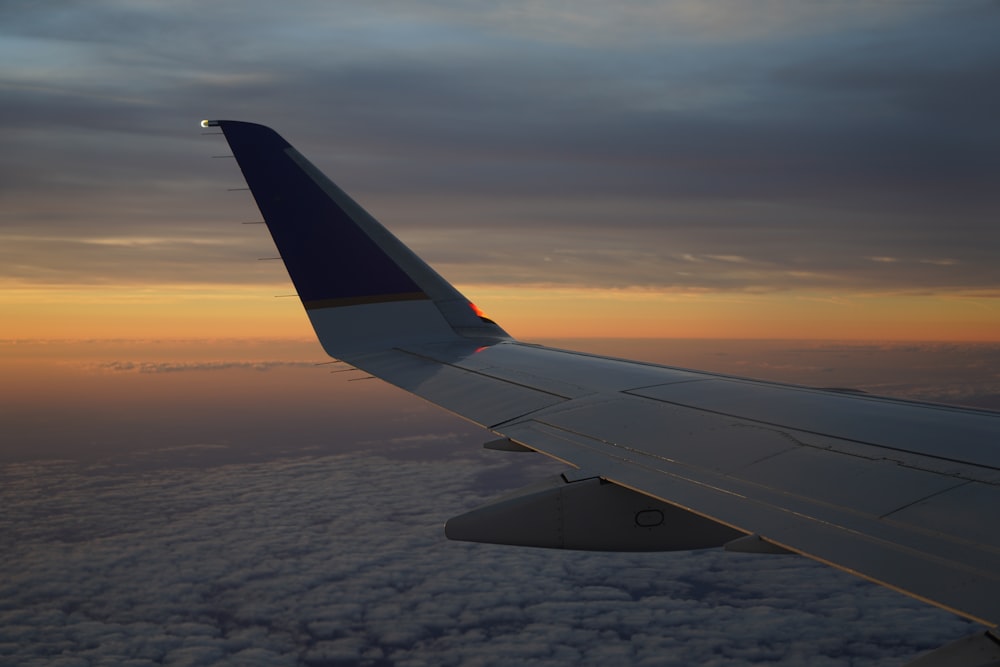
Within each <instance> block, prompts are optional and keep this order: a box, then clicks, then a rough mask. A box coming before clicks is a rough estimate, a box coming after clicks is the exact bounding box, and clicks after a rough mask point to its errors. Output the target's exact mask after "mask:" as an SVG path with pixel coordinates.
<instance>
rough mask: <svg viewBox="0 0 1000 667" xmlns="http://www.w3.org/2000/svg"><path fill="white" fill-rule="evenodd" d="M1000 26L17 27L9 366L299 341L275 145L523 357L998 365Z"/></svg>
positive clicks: (282, 16) (402, 18) (692, 13)
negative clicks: (577, 353) (24, 357)
mask: <svg viewBox="0 0 1000 667" xmlns="http://www.w3.org/2000/svg"><path fill="white" fill-rule="evenodd" d="M997 34H1000V8H998V5H997V4H996V3H995V2H987V1H985V0H983V1H977V0H970V1H969V2H961V3H935V2H932V3H915V2H874V3H872V2H868V3H853V2H836V3H812V2H810V3H802V2H790V1H789V2H785V1H780V0H774V1H763V0H762V1H760V2H756V1H751V2H746V1H743V0H740V1H736V0H731V1H720V2H712V3H703V2H664V3H647V2H624V3H616V4H615V5H614V7H613V8H612V7H611V6H610V5H607V4H606V3H597V2H593V3H591V2H579V3H563V2H523V3H516V2H515V3H502V4H499V5H498V4H496V3H478V2H463V3H454V2H449V1H444V0H442V1H439V2H417V3H414V2H380V3H354V2H344V3H339V2H338V3H328V2H295V3H286V4H275V3H264V2H239V3H236V2H212V3H203V2H197V3H196V2H171V3H146V2H137V1H128V0H117V1H112V0H99V1H95V2H88V3H83V4H81V3H69V2H66V3H61V2H56V3H32V2H11V3H4V4H3V6H2V7H0V56H2V62H3V63H4V65H3V66H2V68H0V91H2V104H0V128H2V135H0V136H2V137H3V148H4V149H3V151H0V170H2V171H0V173H2V177H0V201H2V207H0V313H2V321H3V331H2V332H0V337H2V338H5V339H8V340H11V339H21V340H32V339H45V340H52V339H79V338H85V339H89V338H109V337H110V338H135V339H140V338H149V337H169V338H193V337H198V338H201V337H228V338H243V337H272V338H288V337H293V338H305V337H308V336H309V335H310V332H309V330H308V325H307V321H306V318H305V317H304V315H303V313H302V312H301V308H300V307H299V306H298V304H297V303H296V302H295V299H291V298H275V297H276V296H280V295H287V294H289V292H290V284H289V282H288V281H287V279H286V277H285V274H284V271H283V268H282V266H281V264H280V262H273V261H258V258H263V257H271V256H273V255H274V250H273V247H272V246H271V244H270V240H269V239H268V238H267V235H266V232H265V231H264V229H263V228H262V227H261V226H255V225H241V224H239V223H241V222H249V221H252V220H255V219H257V218H258V214H257V213H256V210H255V207H254V205H253V203H252V200H251V198H250V196H249V194H248V193H247V192H244V191H229V189H231V188H240V187H243V183H242V181H241V178H240V175H239V172H238V169H237V168H236V166H235V164H234V163H233V161H232V160H227V159H211V157H212V156H215V155H224V154H227V153H228V149H227V147H226V146H225V143H224V141H223V139H222V137H219V136H202V132H203V130H202V129H201V128H200V127H199V126H198V122H199V121H200V120H201V119H202V118H235V119H241V120H250V121H255V122H260V123H264V124H268V125H271V126H272V127H274V128H276V129H277V130H278V131H279V132H280V133H282V134H283V135H284V136H285V137H286V138H287V139H288V140H289V141H290V142H291V143H292V144H293V145H295V146H296V147H297V148H299V150H300V151H302V152H303V153H304V154H305V155H306V156H307V157H309V158H310V159H311V160H312V161H313V162H315V163H316V164H318V165H319V166H320V167H321V168H322V169H324V170H325V171H326V172H327V174H328V175H329V176H330V177H331V178H332V179H333V180H335V181H336V182H338V183H339V184H340V185H341V186H342V187H343V188H344V189H345V190H347V191H348V192H350V193H351V194H352V195H353V196H354V197H355V198H356V199H357V200H358V201H359V202H361V203H362V205H364V206H365V207H366V208H368V209H369V211H370V212H372V213H373V214H374V215H375V216H376V217H378V218H379V219H381V220H382V221H383V222H384V223H385V224H386V225H387V226H388V227H389V228H390V229H392V230H393V231H395V232H396V233H398V235H399V236H400V237H402V238H403V239H404V241H406V242H407V243H409V244H411V245H412V246H413V247H414V248H415V249H416V250H417V251H418V253H419V254H422V255H423V256H424V257H425V258H427V259H428V261H429V262H430V263H431V264H432V265H434V266H435V267H436V268H437V269H438V270H439V271H440V272H441V273H442V274H443V275H445V276H446V277H447V278H449V279H451V280H452V281H453V282H455V283H456V284H457V285H459V287H460V288H461V289H462V290H463V291H464V292H465V293H466V294H467V296H469V297H470V298H471V299H473V300H474V301H476V302H477V303H478V304H479V305H480V306H481V307H482V308H483V309H484V310H485V311H486V312H487V313H489V314H490V315H491V316H492V317H493V318H494V319H496V320H498V321H499V322H500V323H501V324H502V325H504V327H505V328H507V329H508V330H509V331H511V332H512V333H513V334H514V335H516V336H518V337H522V338H526V339H536V338H544V337H553V336H559V337H572V336H618V337H623V336H624V337H628V336H641V337H681V338H685V337H687V338H690V337H702V338H718V337H723V338H786V339H801V338H813V339H817V338H824V339H855V340H865V339H879V340H964V341H997V340H1000V261H997V248H998V247H1000V231H998V230H1000V225H998V224H997V213H998V211H1000V187H998V186H997V183H1000V129H998V127H1000V126H998V125H997V118H998V117H1000V88H998V87H997V86H996V85H995V83H996V80H997V74H998V72H1000V42H998V40H997V39H996V35H997Z"/></svg>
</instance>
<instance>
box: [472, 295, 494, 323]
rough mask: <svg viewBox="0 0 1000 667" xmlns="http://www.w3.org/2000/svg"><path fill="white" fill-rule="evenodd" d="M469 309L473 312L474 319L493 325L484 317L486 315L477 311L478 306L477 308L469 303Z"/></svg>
mask: <svg viewBox="0 0 1000 667" xmlns="http://www.w3.org/2000/svg"><path fill="white" fill-rule="evenodd" d="M469 308H471V309H472V312H474V313H475V314H476V317H478V318H479V319H481V320H482V321H483V322H489V323H490V324H494V322H493V320H491V319H490V318H488V317H486V313H484V312H483V311H481V310H479V306H477V305H476V304H474V303H472V302H471V301H470V302H469Z"/></svg>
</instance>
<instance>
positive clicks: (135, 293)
mask: <svg viewBox="0 0 1000 667" xmlns="http://www.w3.org/2000/svg"><path fill="white" fill-rule="evenodd" d="M462 291H463V292H464V293H465V294H467V295H474V296H475V300H476V302H477V303H479V304H486V307H485V310H487V311H488V312H489V313H490V315H491V319H493V320H494V321H496V322H498V323H499V324H500V325H501V326H503V327H504V328H505V329H506V330H507V331H508V332H510V333H511V334H512V335H513V336H515V337H517V338H521V339H525V340H531V339H537V338H580V337H591V338H704V339H799V340H832V339H837V340H885V341H962V342H1000V299H998V298H997V297H996V295H994V294H981V295H980V294H968V295H949V294H939V295H934V294H930V295H894V294H864V293H860V294H846V293H845V294H837V293H822V292H808V291H784V292H770V293H763V294H744V293H738V292H702V293H696V292H690V291H675V292H666V291H645V290H608V289H587V288H549V287H497V286H495V285H466V286H462ZM288 292H289V289H288V287H287V286H281V285H251V286H248V285H202V286H190V285H161V286H151V285H142V286H114V287H92V286H86V287H72V286H71V287H59V286H54V287H23V286H22V287H12V288H7V289H4V290H2V291H0V312H3V313H4V318H3V320H4V327H3V330H2V333H0V338H3V339H7V340H11V339H25V340H32V339H66V340H69V339H88V338H116V339H143V338H160V339H162V338H171V339H185V338H206V337H208V338H254V339H261V338H275V339H278V338H282V339H287V338H302V337H310V336H312V329H311V327H310V326H309V322H308V318H307V317H306V315H305V312H304V311H303V309H302V307H301V305H300V304H299V302H298V299H296V298H275V297H274V296H272V295H274V294H282V293H285V294H287V293H288Z"/></svg>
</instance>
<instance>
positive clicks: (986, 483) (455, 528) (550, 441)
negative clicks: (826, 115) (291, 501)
mask: <svg viewBox="0 0 1000 667" xmlns="http://www.w3.org/2000/svg"><path fill="white" fill-rule="evenodd" d="M204 124H205V125H206V126H212V127H219V128H220V129H221V130H222V132H223V133H224V134H225V136H226V139H227V140H228V142H229V144H230V146H231V148H232V150H233V154H234V156H235V158H236V160H237V162H238V163H239V166H240V168H241V169H242V171H243V174H244V176H245V178H246V181H247V184H248V185H249V187H250V190H251V192H252V193H253V196H254V198H255V199H256V202H257V205H258V206H259V208H260V210H261V213H262V214H263V216H264V220H265V222H266V223H267V226H268V229H269V230H270V233H271V235H272V237H273V239H274V241H275V244H276V245H277V247H278V250H279V252H280V254H281V257H282V259H283V260H284V262H285V266H286V267H287V269H288V272H289V275H290V276H291V278H292V281H293V283H294V284H295V287H296V290H297V293H298V295H299V296H300V297H301V299H302V303H303V306H304V307H305V309H306V311H307V313H308V315H309V318H310V321H311V322H312V324H313V327H314V328H315V330H316V334H317V336H318V337H319V340H320V342H321V343H322V345H323V347H324V349H325V350H326V351H327V353H328V354H330V355H331V356H332V357H335V358H337V359H341V360H343V361H346V362H347V363H349V364H352V365H354V366H356V367H357V368H360V369H363V370H365V371H367V372H369V373H371V374H372V375H374V376H376V377H378V378H381V379H383V380H385V381H387V382H390V383H392V384H394V385H396V386H399V387H401V388H403V389H405V390H407V391H409V392H412V393H414V394H416V395H418V396H421V397H423V398H425V399H427V400H428V401H430V402H432V403H435V404H436V405H439V406H441V407H442V408H445V409H447V410H450V411H452V412H454V413H456V414H458V415H460V416H462V417H464V418H466V419H469V420H471V421H473V422H475V423H477V424H479V425H481V426H483V427H484V428H487V429H489V430H490V431H492V432H493V433H494V434H496V436H497V438H498V440H497V441H495V442H492V443H488V446H492V447H495V448H504V449H526V450H534V451H539V452H542V453H544V454H547V455H549V456H551V457H554V458H556V459H558V460H560V461H564V462H565V463H567V464H569V466H571V467H572V468H573V470H571V471H570V472H567V473H566V474H564V475H562V476H561V477H560V478H558V479H555V480H548V481H545V482H543V483H541V484H538V485H533V486H532V487H529V488H527V489H524V490H522V491H521V492H517V493H514V494H510V495H508V496H506V497H504V498H501V499H498V500H497V501H496V502H495V503H492V504H490V505H488V506H486V507H483V508H480V509H477V510H475V511H473V512H470V513H468V514H466V515H463V516H460V517H456V518H455V519H452V520H451V521H450V522H449V523H448V525H447V526H446V532H447V534H448V536H449V537H452V538H455V539H468V540H474V541H483V542H496V543H503V544H522V545H534V546H548V547H562V548H577V549H604V550H671V549H692V548H703V547H713V546H727V548H730V549H733V550H753V551H763V552H777V553H788V552H791V553H797V554H801V555H804V556H807V557H809V558H813V559H815V560H818V561H821V562H823V563H827V564H829V565H831V566H833V567H837V568H839V569H842V570H846V571H848V572H852V573H854V574H856V575H859V576H861V577H864V578H866V579H870V580H872V581H875V582H877V583H879V584H882V585H884V586H888V587H890V588H893V589H896V590H899V591H902V592H904V593H907V594H909V595H911V596H914V597H916V598H919V599H922V600H925V601H927V602H929V603H931V604H934V605H937V606H939V607H943V608H945V609H949V610H951V611H953V612H955V613H957V614H960V615H962V616H964V617H966V618H970V619H973V620H975V621H978V622H980V623H982V624H984V625H986V626H988V627H990V628H995V627H996V626H997V624H998V623H1000V531H998V530H997V523H998V522H997V508H998V507H1000V414H998V413H995V412H989V411H983V410H973V409H963V408H955V407H946V406H941V405H933V404H925V403H917V402H911V401H902V400H894V399H886V398H878V397H874V396H869V395H865V394H860V393H850V392H842V391H831V390H822V389H812V388H807V387H800V386H793V385H783V384H775V383H768V382H759V381H754V380H749V379H743V378H736V377H730V376H725V375H719V374H714V373H704V372H696V371H692V370H687V369H680V368H671V367H665V366H659V365H653V364H647V363H639V362H634V361H627V360H621V359H609V358H604V357H598V356H594V355H589V354H581V353H577V352H570V351H565V350H557V349H551V348H546V347H541V346H537V345H529V344H525V343H522V342H519V341H516V340H514V339H512V338H511V337H510V336H508V335H507V334H506V333H505V332H504V331H503V330H502V329H501V328H500V327H499V326H497V325H496V324H495V323H493V322H491V321H490V320H488V319H486V318H485V317H483V316H482V314H481V313H480V312H479V311H478V309H476V308H475V306H473V305H472V304H471V303H470V302H469V301H468V300H467V299H466V298H465V297H463V296H462V295H461V294H460V293H459V292H458V291H457V290H456V289H455V288H454V287H452V286H451V285H450V284H449V283H448V282H447V281H445V280H444V279H443V278H441V276H439V275H438V274H437V273H435V272H434V271H433V270H432V269H431V268H430V267H428V266H427V265H426V264H425V263H424V262H423V261H422V260H420V259H419V258H418V257H417V256H416V255H415V254H413V253H412V252H411V251H410V250H409V249H408V248H406V247H405V246H404V245H403V244H402V243H400V242H399V241H398V240H397V239H396V238H395V237H394V236H392V235H391V234H390V233H389V232H388V231H387V230H386V229H385V228H384V227H382V226H381V225H380V224H379V223H378V222H377V221H375V220H374V219H373V218H372V217H371V216H369V215H368V214H367V213H366V212H365V211H364V210H363V209H362V208H361V207H360V206H358V205H357V204H356V203H355V202H354V201H353V200H351V199H350V198H349V197H348V196H347V195H346V194H344V192H343V191H341V190H340V189H339V188H337V186H335V185H334V184H333V183H332V182H331V181H329V180H328V179H327V178H326V177H325V176H324V175H323V174H322V173H320V172H319V170H317V169H316V168H315V167H314V166H313V165H311V164H310V163H309V162H308V161H307V160H306V159H305V158H303V157H302V156H301V155H300V154H299V153H298V152H297V151H296V150H295V149H294V148H292V147H291V146H290V145H289V144H288V143H287V142H286V141H284V140H283V139H282V138H281V137H280V136H279V135H278V134H276V133H275V132H274V131H273V130H271V129H269V128H267V127H264V126H261V125H255V124H252V123H244V122H237V121H205V123H204ZM969 641H971V642H972V643H973V648H972V650H974V651H975V652H976V655H980V656H985V657H983V658H975V660H978V662H976V661H971V660H973V659H972V658H963V659H965V660H966V661H967V664H990V663H989V661H990V660H1000V646H998V645H997V643H996V637H995V636H994V635H993V634H992V633H990V632H988V633H986V634H985V635H982V636H980V637H979V638H978V639H976V640H969ZM968 643H969V642H966V643H965V644H963V645H962V646H960V647H957V648H956V647H951V648H949V649H948V651H949V652H948V653H947V654H945V653H941V654H937V653H936V654H932V656H930V657H928V658H925V660H927V662H924V663H920V664H927V665H930V664H956V663H955V662H954V660H955V655H956V653H955V651H956V650H959V649H961V650H967V649H968ZM935 655H937V656H938V657H937V658H935V657H934V656H935ZM963 655H964V654H963Z"/></svg>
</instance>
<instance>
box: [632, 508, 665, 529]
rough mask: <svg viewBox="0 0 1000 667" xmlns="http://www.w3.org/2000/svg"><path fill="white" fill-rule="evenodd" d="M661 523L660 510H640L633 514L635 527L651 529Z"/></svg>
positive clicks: (661, 515)
mask: <svg viewBox="0 0 1000 667" xmlns="http://www.w3.org/2000/svg"><path fill="white" fill-rule="evenodd" d="M661 523H663V512H661V511H660V510H641V511H639V512H636V513H635V525H637V526H640V527H641V528H653V527H655V526H659V525H660V524H661Z"/></svg>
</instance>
